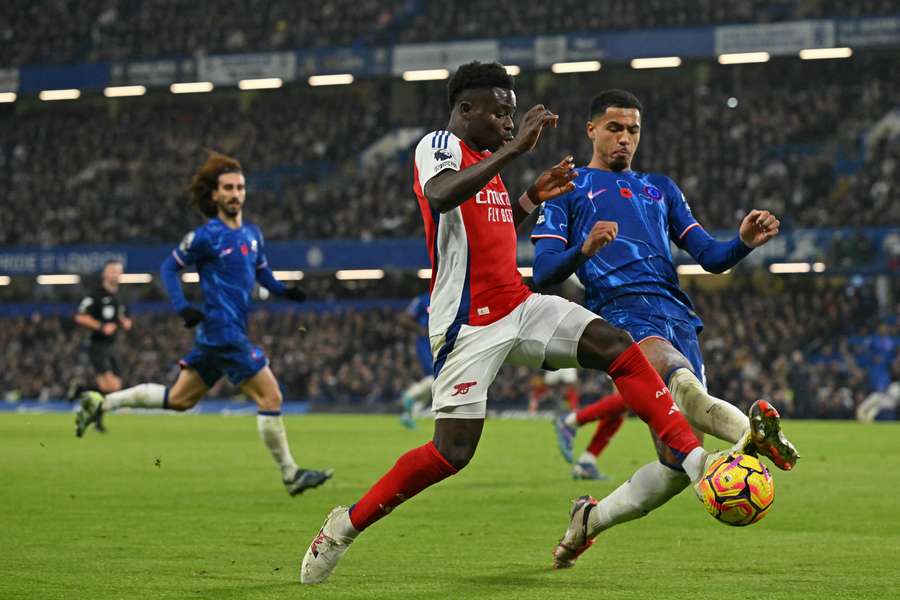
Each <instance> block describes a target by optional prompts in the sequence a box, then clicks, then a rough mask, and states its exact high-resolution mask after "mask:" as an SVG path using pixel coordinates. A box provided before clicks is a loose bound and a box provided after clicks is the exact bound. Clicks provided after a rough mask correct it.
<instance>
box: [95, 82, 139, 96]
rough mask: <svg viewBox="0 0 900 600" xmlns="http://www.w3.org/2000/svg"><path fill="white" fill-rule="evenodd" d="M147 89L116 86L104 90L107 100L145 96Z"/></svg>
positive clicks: (136, 86)
mask: <svg viewBox="0 0 900 600" xmlns="http://www.w3.org/2000/svg"><path fill="white" fill-rule="evenodd" d="M146 93H147V88H145V87H144V86H142V85H115V86H112V87H108V88H104V90H103V95H104V96H106V97H107V98H124V97H126V96H143V95H144V94H146Z"/></svg>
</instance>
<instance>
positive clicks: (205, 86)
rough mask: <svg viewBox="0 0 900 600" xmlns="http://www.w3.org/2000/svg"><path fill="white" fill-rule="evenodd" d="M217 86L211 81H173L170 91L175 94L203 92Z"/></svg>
mask: <svg viewBox="0 0 900 600" xmlns="http://www.w3.org/2000/svg"><path fill="white" fill-rule="evenodd" d="M214 87H215V86H214V85H213V84H212V82H211V81H191V82H187V83H173V84H172V85H170V86H169V91H170V92H172V93H173V94H203V93H205V92H211V91H213V88H214Z"/></svg>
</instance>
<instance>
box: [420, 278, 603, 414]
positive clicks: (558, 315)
mask: <svg viewBox="0 0 900 600" xmlns="http://www.w3.org/2000/svg"><path fill="white" fill-rule="evenodd" d="M599 318H600V317H598V316H597V315H595V314H594V313H592V312H591V311H589V310H588V309H586V308H584V307H583V306H581V305H580V304H575V303H574V302H569V301H568V300H565V299H563V298H560V297H559V296H547V295H543V294H532V295H531V296H529V297H528V298H527V299H526V300H525V301H524V302H523V303H522V304H520V305H519V306H517V307H516V308H515V309H514V310H513V311H512V312H511V313H509V314H508V315H506V316H505V317H503V318H502V319H500V320H499V321H496V322H494V323H491V324H490V325H483V326H481V327H473V326H471V325H462V326H460V327H459V330H458V333H457V335H456V336H455V337H453V335H452V331H453V328H451V329H450V330H449V331H448V333H447V334H446V335H440V336H435V337H432V338H431V351H432V353H433V355H434V356H435V357H436V359H435V371H436V374H435V379H434V383H433V384H432V386H431V395H432V403H433V404H432V410H433V411H434V412H435V418H438V419H441V418H454V419H483V418H484V416H485V413H486V409H487V392H488V388H489V387H490V386H491V383H493V382H494V378H495V377H496V376H497V371H499V370H500V367H501V366H503V365H504V364H511V365H522V366H526V367H533V368H539V367H550V368H554V369H560V368H572V367H578V366H580V365H579V364H578V341H579V340H580V339H581V335H582V334H583V333H584V329H585V328H586V327H587V325H588V323H590V322H591V321H593V320H595V319H599ZM447 340H449V341H447ZM442 358H443V362H442V360H441V359H442Z"/></svg>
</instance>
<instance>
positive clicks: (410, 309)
mask: <svg viewBox="0 0 900 600" xmlns="http://www.w3.org/2000/svg"><path fill="white" fill-rule="evenodd" d="M429 312H431V294H429V293H428V292H425V293H423V294H419V295H418V296H416V297H415V298H413V299H412V302H410V303H409V306H407V307H406V311H405V312H404V313H403V319H404V320H403V322H404V323H406V324H407V325H408V326H409V328H410V329H412V330H414V331H415V332H416V333H417V334H418V335H416V357H417V358H418V359H419V364H421V365H422V379H420V380H419V381H417V382H415V383H413V384H412V385H410V386H409V387H408V388H406V389H405V390H404V391H403V397H402V401H403V412H402V413H401V415H400V423H401V424H402V425H403V426H404V427H406V428H408V429H415V428H416V422H415V421H414V420H413V413H414V412H415V409H416V404H417V403H419V404H420V405H421V404H424V403H426V402H431V384H432V383H433V382H434V359H433V358H432V356H431V341H430V340H429V339H428V313H429Z"/></svg>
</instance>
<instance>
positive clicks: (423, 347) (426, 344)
mask: <svg viewBox="0 0 900 600" xmlns="http://www.w3.org/2000/svg"><path fill="white" fill-rule="evenodd" d="M416 356H418V357H419V363H421V365H422V371H424V373H425V376H426V377H428V376H429V375H432V376H433V375H434V359H433V358H432V356H431V342H430V341H429V340H428V338H427V337H425V336H424V335H420V336H419V337H418V338H416Z"/></svg>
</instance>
